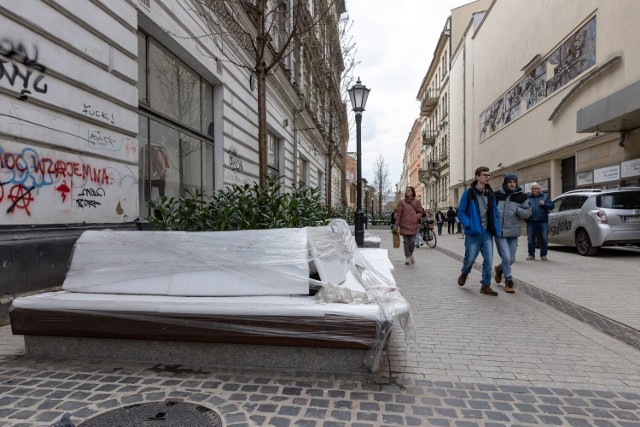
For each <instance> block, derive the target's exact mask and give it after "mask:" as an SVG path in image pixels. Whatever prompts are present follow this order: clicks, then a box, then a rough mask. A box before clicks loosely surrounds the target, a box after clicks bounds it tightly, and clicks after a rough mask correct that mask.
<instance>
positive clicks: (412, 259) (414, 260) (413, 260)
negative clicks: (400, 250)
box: [410, 255, 416, 264]
mask: <svg viewBox="0 0 640 427" xmlns="http://www.w3.org/2000/svg"><path fill="white" fill-rule="evenodd" d="M410 259H411V264H415V263H416V259H415V258H414V257H413V255H411V257H410Z"/></svg>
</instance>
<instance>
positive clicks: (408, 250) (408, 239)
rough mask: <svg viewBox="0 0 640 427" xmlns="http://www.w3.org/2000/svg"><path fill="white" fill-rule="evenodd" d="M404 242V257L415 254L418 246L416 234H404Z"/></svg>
mask: <svg viewBox="0 0 640 427" xmlns="http://www.w3.org/2000/svg"><path fill="white" fill-rule="evenodd" d="M402 243H403V245H404V257H405V258H409V257H410V256H411V255H413V249H414V248H415V247H416V235H415V234H413V235H411V236H409V235H404V234H403V235H402Z"/></svg>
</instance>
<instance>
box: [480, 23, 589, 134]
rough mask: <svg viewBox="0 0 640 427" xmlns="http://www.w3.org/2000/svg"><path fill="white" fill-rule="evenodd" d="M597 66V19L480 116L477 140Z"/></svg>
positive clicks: (562, 45) (581, 29)
mask: <svg viewBox="0 0 640 427" xmlns="http://www.w3.org/2000/svg"><path fill="white" fill-rule="evenodd" d="M595 63H596V17H595V16H594V17H593V18H591V19H590V20H589V21H588V22H587V23H586V24H585V25H583V26H582V27H581V28H580V29H579V30H578V31H576V32H575V33H574V34H572V35H571V37H569V38H568V39H567V40H566V41H565V42H564V43H562V44H561V45H560V46H559V47H558V48H557V49H556V50H554V51H553V52H552V53H551V54H550V55H548V56H547V57H546V58H545V59H544V60H543V61H542V63H540V64H539V65H538V66H536V67H535V68H534V69H533V70H532V71H531V72H530V73H529V74H527V75H526V76H524V77H523V78H522V79H521V80H520V81H519V82H518V83H516V84H515V85H514V86H513V87H512V88H511V89H509V90H508V91H507V93H506V94H505V95H504V96H502V97H501V98H500V99H498V100H497V101H496V102H494V103H493V105H491V106H490V107H489V108H487V109H486V110H485V111H483V112H482V114H480V140H481V141H482V140H484V139H486V138H488V137H489V136H491V135H492V134H493V133H495V132H497V131H498V130H500V129H502V128H503V127H504V126H506V125H507V124H509V123H510V122H511V121H513V120H515V119H516V118H518V117H520V116H521V115H522V114H524V113H526V112H527V111H528V110H529V109H531V108H533V107H535V106H536V105H537V104H538V103H539V102H541V101H542V100H544V99H545V98H546V97H547V96H549V95H551V94H552V93H553V92H555V91H557V90H558V89H560V88H562V87H563V86H565V85H566V84H567V83H569V82H571V81H572V80H573V79H575V78H576V77H577V76H578V75H580V74H581V73H582V72H584V71H585V70H587V69H588V68H590V67H591V66H593V65H595Z"/></svg>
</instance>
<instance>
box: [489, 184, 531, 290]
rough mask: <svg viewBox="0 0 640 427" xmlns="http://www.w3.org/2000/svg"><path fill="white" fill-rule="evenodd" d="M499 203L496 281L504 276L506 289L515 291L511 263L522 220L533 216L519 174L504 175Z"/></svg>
mask: <svg viewBox="0 0 640 427" xmlns="http://www.w3.org/2000/svg"><path fill="white" fill-rule="evenodd" d="M496 201H497V203H498V221H499V222H500V234H499V235H496V236H495V241H496V249H497V250H498V255H499V256H500V260H501V261H500V264H499V265H497V266H495V267H494V271H495V279H496V283H500V282H502V278H503V277H504V291H505V292H508V293H510V294H512V293H514V292H515V289H514V288H513V277H512V269H511V265H512V264H513V262H514V261H515V260H516V251H517V250H518V237H520V220H522V219H525V220H526V219H527V218H529V217H530V216H531V206H530V205H529V198H528V197H527V195H526V194H524V193H523V192H522V189H521V188H520V187H518V176H517V175H516V174H515V173H512V172H509V173H506V174H505V175H504V179H503V181H502V187H501V188H500V190H498V191H496Z"/></svg>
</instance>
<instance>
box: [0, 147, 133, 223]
mask: <svg viewBox="0 0 640 427" xmlns="http://www.w3.org/2000/svg"><path fill="white" fill-rule="evenodd" d="M137 216H138V175H137V171H136V170H135V169H134V168H131V167H128V166H126V165H122V164H120V163H113V162H107V161H104V160H100V159H96V158H92V157H88V156H80V155H75V154H71V153H66V152H61V151H57V150H53V149H46V148H40V147H30V146H25V145H24V144H19V143H13V142H8V141H2V140H0V218H2V219H1V220H0V222H1V223H2V224H16V225H17V224H56V223H60V224H62V223H76V222H87V223H100V222H116V221H117V222H128V221H133V220H134V219H135V218H136V217H137Z"/></svg>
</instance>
